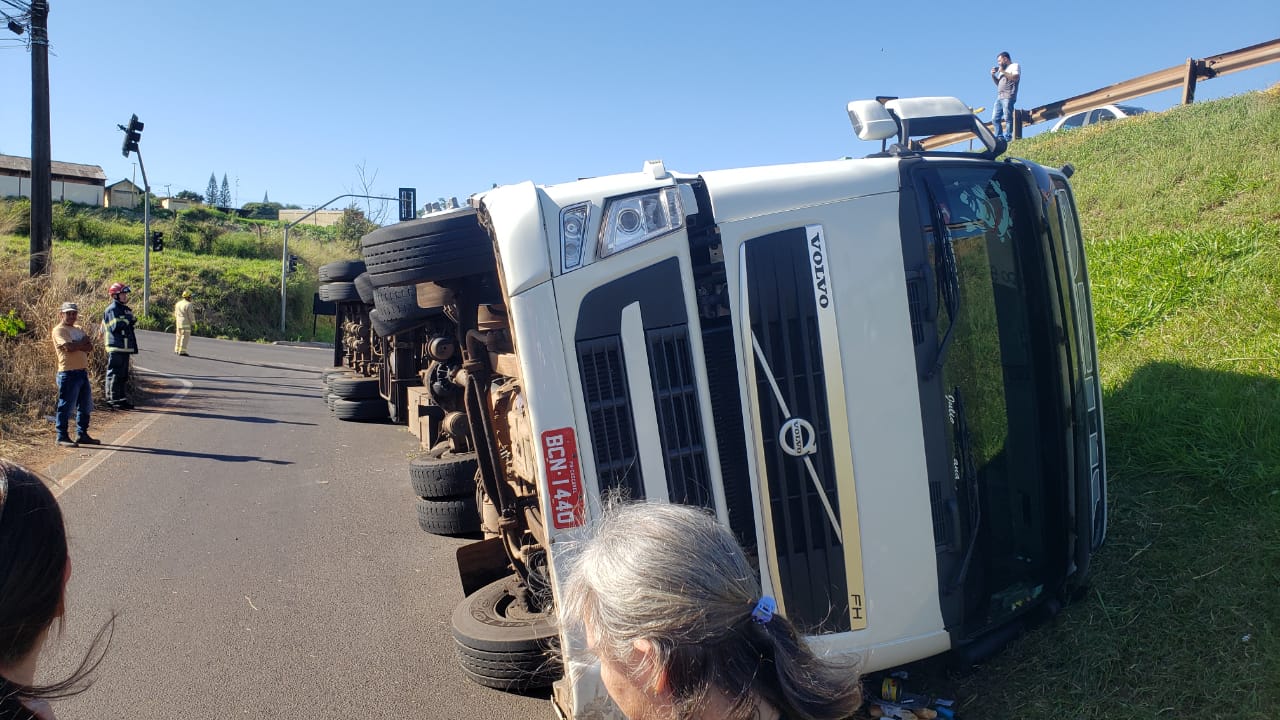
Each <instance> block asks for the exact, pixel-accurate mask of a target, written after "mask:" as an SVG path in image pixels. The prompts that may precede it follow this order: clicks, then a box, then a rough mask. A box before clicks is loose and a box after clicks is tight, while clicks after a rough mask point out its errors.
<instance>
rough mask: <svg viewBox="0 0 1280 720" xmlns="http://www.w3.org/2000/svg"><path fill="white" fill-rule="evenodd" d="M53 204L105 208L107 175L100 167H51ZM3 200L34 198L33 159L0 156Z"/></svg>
mask: <svg viewBox="0 0 1280 720" xmlns="http://www.w3.org/2000/svg"><path fill="white" fill-rule="evenodd" d="M49 169H50V175H51V179H52V181H53V201H54V202H62V201H64V200H69V201H71V202H75V203H81V204H83V205H96V206H98V207H101V206H102V203H103V201H104V198H105V196H106V185H107V175H106V173H104V172H103V171H102V168H101V167H98V166H97V165H80V164H78V163H67V162H58V161H57V160H54V161H53V162H52V163H50V168H49ZM0 197H27V198H29V197H31V158H24V157H18V156H16V155H0Z"/></svg>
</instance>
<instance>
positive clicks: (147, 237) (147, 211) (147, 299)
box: [134, 150, 151, 317]
mask: <svg viewBox="0 0 1280 720" xmlns="http://www.w3.org/2000/svg"><path fill="white" fill-rule="evenodd" d="M134 153H135V154H137V156H138V169H139V170H141V171H142V316H143V317H146V315H147V307H148V306H149V305H150V304H151V183H149V182H147V166H146V165H143V164H142V151H141V150H134Z"/></svg>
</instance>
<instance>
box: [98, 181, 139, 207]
mask: <svg viewBox="0 0 1280 720" xmlns="http://www.w3.org/2000/svg"><path fill="white" fill-rule="evenodd" d="M103 205H105V206H106V207H113V208H125V209H126V210H134V209H136V208H139V207H141V206H142V188H140V187H138V186H137V185H134V184H133V182H132V181H129V180H121V181H119V182H113V183H111V184H110V185H108V186H107V190H106V200H105V201H104V202H103Z"/></svg>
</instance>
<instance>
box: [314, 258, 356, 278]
mask: <svg viewBox="0 0 1280 720" xmlns="http://www.w3.org/2000/svg"><path fill="white" fill-rule="evenodd" d="M364 269H365V268H364V261H363V260H338V261H335V262H331V263H325V264H324V265H321V266H320V268H319V269H318V270H316V277H317V278H318V279H319V280H320V282H351V281H352V280H355V279H356V276H357V275H359V274H360V273H362V272H364Z"/></svg>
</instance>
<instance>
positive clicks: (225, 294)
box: [0, 200, 358, 455]
mask: <svg viewBox="0 0 1280 720" xmlns="http://www.w3.org/2000/svg"><path fill="white" fill-rule="evenodd" d="M29 207H30V206H29V204H28V203H27V201H25V200H17V201H13V200H10V201H3V200H0V455H8V454H12V453H13V452H14V450H15V449H16V446H17V445H20V444H23V443H25V442H32V441H36V442H43V441H46V440H48V438H50V437H52V434H51V433H52V430H51V429H50V428H48V427H47V426H46V425H45V423H44V421H43V418H44V417H45V416H47V415H49V414H51V413H52V412H53V404H54V400H55V398H54V391H53V369H52V368H53V362H54V352H53V348H52V345H50V343H49V340H48V338H49V331H50V329H51V328H52V326H53V324H54V323H56V322H57V321H58V306H59V305H60V304H61V303H62V302H64V301H66V300H73V301H76V302H78V303H79V304H80V325H81V326H82V327H84V328H85V329H86V330H87V331H89V332H90V334H91V336H93V337H94V338H95V341H96V343H97V345H98V347H97V348H96V350H95V358H94V363H93V367H92V368H91V374H92V375H93V376H94V388H95V396H98V395H100V392H98V389H100V388H101V380H102V370H103V368H104V367H105V357H104V356H103V353H102V343H101V338H100V337H99V335H100V332H101V328H100V320H101V317H102V311H103V310H104V309H105V308H106V306H107V304H108V302H109V299H108V298H107V296H106V291H107V288H108V286H110V284H111V283H112V282H123V283H126V284H128V285H130V286H132V287H133V290H134V293H133V295H132V297H131V298H130V306H131V307H133V309H134V312H135V313H136V314H137V315H138V320H139V326H140V327H142V328H145V329H149V330H161V331H164V330H170V329H172V327H173V305H174V303H176V302H177V300H178V298H179V297H180V296H181V294H182V291H183V290H190V291H191V292H192V293H193V295H194V298H193V300H194V302H195V303H196V306H197V309H198V311H197V319H196V334H197V335H201V336H208V337H225V338H234V339H241V340H279V339H287V340H299V339H311V338H312V330H311V328H312V316H311V301H312V294H313V293H314V292H315V290H316V287H317V280H316V268H318V267H319V266H321V265H323V264H325V263H327V262H331V261H333V260H338V259H345V258H351V257H356V256H357V255H358V252H357V250H356V249H355V248H354V246H353V245H352V244H351V243H350V242H343V241H341V240H337V239H334V238H332V237H331V235H332V233H331V232H326V230H328V229H327V228H320V229H317V228H306V227H300V228H295V229H293V230H291V231H290V234H289V250H290V252H291V253H292V254H295V255H298V256H299V258H300V262H299V266H298V271H297V272H295V273H293V274H291V275H290V276H289V283H288V291H289V307H288V310H289V313H288V318H287V320H288V322H287V326H286V327H287V331H286V332H285V333H283V334H282V333H281V332H280V254H281V243H282V236H281V230H280V229H279V228H278V227H276V223H266V222H262V221H246V220H239V219H233V218H230V217H228V216H226V215H223V214H221V213H217V212H216V211H214V212H210V211H201V212H196V213H183V214H181V215H179V216H177V217H174V216H173V215H172V214H169V215H168V216H167V217H166V216H164V215H162V216H161V217H160V218H158V219H153V222H152V228H153V229H159V230H161V231H162V232H164V233H165V244H166V247H165V249H164V251H163V252H152V253H151V268H150V277H151V287H150V298H149V300H150V302H149V303H148V308H147V309H148V312H147V314H146V315H145V316H144V315H143V313H142V294H143V293H142V289H143V287H142V286H143V245H142V236H143V226H142V222H141V213H137V214H134V213H128V212H121V211H118V210H117V211H111V210H103V209H97V208H88V207H83V206H72V205H62V204H59V205H56V206H55V209H54V242H53V261H52V272H51V273H50V275H49V276H47V277H42V278H34V279H33V278H30V277H29V273H28V267H29V254H30V239H29V238H28V237H27V235H26V233H27V232H28V223H29V220H28V218H29V215H30V209H29ZM316 338H317V339H320V340H324V341H331V340H332V339H333V319H332V318H320V322H319V323H318V330H317V333H316ZM46 436H48V437H46Z"/></svg>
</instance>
